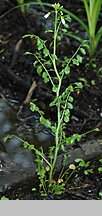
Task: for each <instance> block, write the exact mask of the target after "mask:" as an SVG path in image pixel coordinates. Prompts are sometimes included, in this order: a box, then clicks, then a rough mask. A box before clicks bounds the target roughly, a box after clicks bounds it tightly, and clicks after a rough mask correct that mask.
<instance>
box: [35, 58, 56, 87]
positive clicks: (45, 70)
mask: <svg viewBox="0 0 102 216" xmlns="http://www.w3.org/2000/svg"><path fill="white" fill-rule="evenodd" d="M34 56H35V57H36V59H37V60H38V61H39V63H40V64H41V65H42V67H43V68H44V70H45V71H46V73H47V75H48V77H49V79H50V82H51V84H52V85H53V86H55V84H54V82H53V80H52V78H51V76H50V74H49V72H48V70H47V69H46V67H45V66H44V64H43V63H42V62H41V61H40V59H39V58H38V57H37V55H36V54H34Z"/></svg>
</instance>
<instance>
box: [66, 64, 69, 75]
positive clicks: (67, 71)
mask: <svg viewBox="0 0 102 216" xmlns="http://www.w3.org/2000/svg"><path fill="white" fill-rule="evenodd" d="M65 74H66V75H69V74H70V67H69V66H66V67H65Z"/></svg>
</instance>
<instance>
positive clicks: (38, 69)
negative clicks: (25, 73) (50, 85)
mask: <svg viewBox="0 0 102 216" xmlns="http://www.w3.org/2000/svg"><path fill="white" fill-rule="evenodd" d="M41 72H42V66H39V67H38V68H37V73H38V74H39V75H40V74H41Z"/></svg>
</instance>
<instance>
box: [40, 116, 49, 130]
mask: <svg viewBox="0 0 102 216" xmlns="http://www.w3.org/2000/svg"><path fill="white" fill-rule="evenodd" d="M40 122H41V124H44V125H45V126H46V127H48V128H50V127H51V122H50V121H49V120H48V119H45V118H44V117H43V116H41V117H40Z"/></svg>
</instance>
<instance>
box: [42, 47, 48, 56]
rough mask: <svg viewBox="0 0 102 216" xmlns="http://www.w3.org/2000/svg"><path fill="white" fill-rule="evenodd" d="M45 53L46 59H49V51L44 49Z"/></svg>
mask: <svg viewBox="0 0 102 216" xmlns="http://www.w3.org/2000/svg"><path fill="white" fill-rule="evenodd" d="M43 53H44V55H45V57H47V56H48V55H49V50H48V49H47V48H44V49H43Z"/></svg>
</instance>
